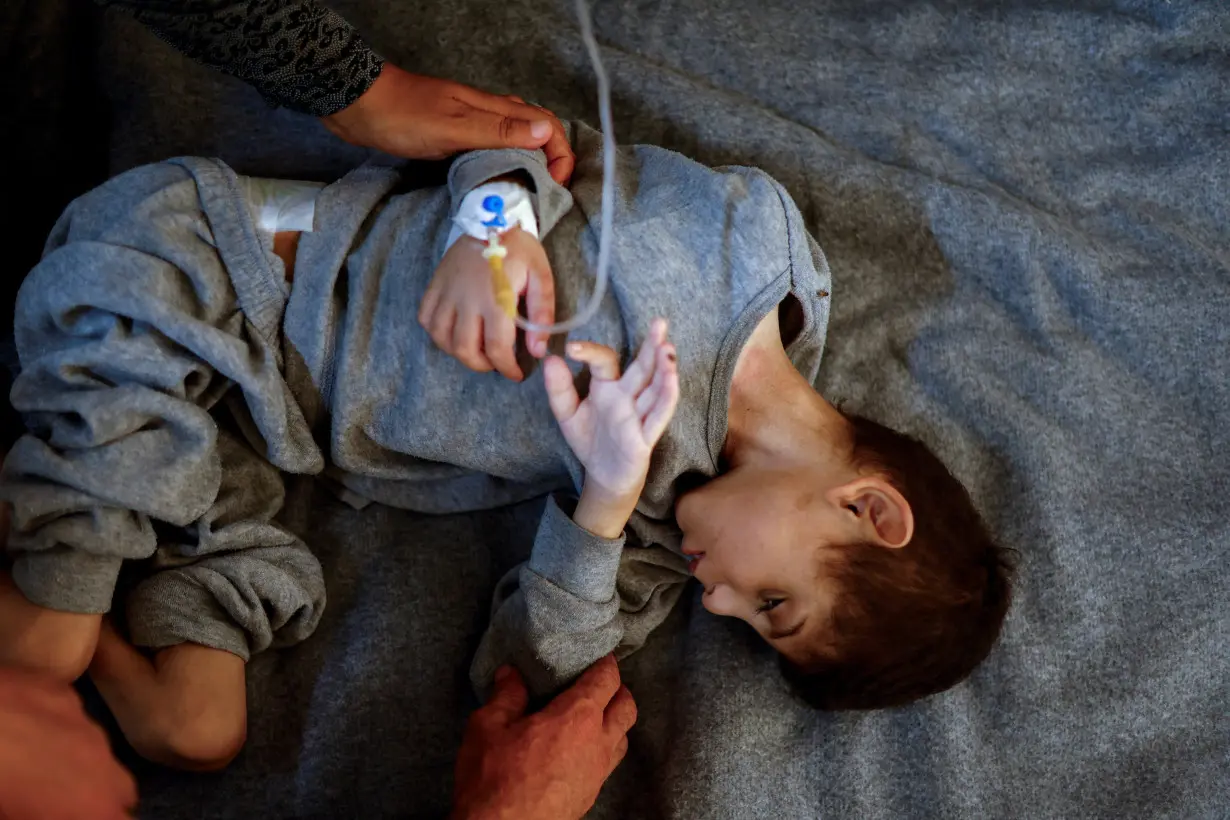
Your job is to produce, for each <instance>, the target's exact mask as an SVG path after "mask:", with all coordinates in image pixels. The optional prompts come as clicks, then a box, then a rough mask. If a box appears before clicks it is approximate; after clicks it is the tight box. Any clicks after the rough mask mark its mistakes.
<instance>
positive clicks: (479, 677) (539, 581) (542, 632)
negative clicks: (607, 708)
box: [470, 496, 624, 697]
mask: <svg viewBox="0 0 1230 820" xmlns="http://www.w3.org/2000/svg"><path fill="white" fill-rule="evenodd" d="M623 546H624V539H623V538H622V537H621V538H618V539H614V540H612V539H606V538H599V537H598V536H596V535H594V534H593V533H591V532H589V531H587V530H585V529H583V528H581V527H579V526H577V524H576V523H575V522H574V521H573V520H572V519H571V518H570V517H569V516H568V514H567V513H565V512H564V510H563V509H562V508H561V507H560V504H559V502H558V501H557V500H556V499H555V497H554V496H552V497H550V498H548V500H547V505H546V509H545V510H544V511H543V515H542V520H541V522H540V523H539V525H538V534H537V536H536V538H535V540H534V546H533V551H532V552H531V554H530V560H529V562H528V563H526V564H523V565H522V566H521V567H519V568H518V569H515V570H513V571H512V572H511V573H509V575H508V576H506V577H505V578H504V580H503V581H501V582H500V585H499V587H498V588H497V590H496V596H495V604H494V612H493V613H492V619H491V625H490V627H489V628H488V629H487V633H486V634H485V635H484V636H483V640H482V643H481V644H480V646H479V649H478V654H477V656H476V657H475V660H474V663H473V665H472V667H471V670H470V678H471V682H472V683H473V685H474V688H475V691H477V692H478V693H479V694H480V696H483V697H486V695H487V693H488V692H489V691H490V688H491V682H492V680H493V678H494V676H495V670H496V668H497V667H499V666H501V665H503V664H506V663H511V664H512V665H514V666H516V667H517V669H518V670H519V671H520V672H521V674H522V676H523V677H524V678H525V682H526V685H527V686H528V687H529V689H530V691H531V692H532V693H533V694H535V695H546V694H550V693H552V692H554V691H555V690H556V689H558V688H559V687H560V686H562V685H563V684H565V683H567V682H569V681H571V680H572V679H573V678H575V677H576V676H577V675H579V674H581V672H583V671H585V670H586V669H587V668H588V667H589V666H590V665H591V664H592V663H593V662H594V661H596V660H598V659H599V658H601V657H603V656H604V655H608V654H610V653H611V652H612V651H614V649H615V647H616V646H618V645H619V642H620V639H621V637H622V636H623V626H622V624H621V622H620V618H619V596H618V595H617V594H616V588H615V586H616V584H615V582H616V576H617V574H618V572H619V559H620V553H621V552H622V551H623Z"/></svg>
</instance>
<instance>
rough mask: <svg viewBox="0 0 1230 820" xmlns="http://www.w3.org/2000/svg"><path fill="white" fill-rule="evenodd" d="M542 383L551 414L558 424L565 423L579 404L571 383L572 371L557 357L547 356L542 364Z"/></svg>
mask: <svg viewBox="0 0 1230 820" xmlns="http://www.w3.org/2000/svg"><path fill="white" fill-rule="evenodd" d="M542 381H543V384H544V385H546V388H547V402H548V403H549V404H550V405H551V413H552V415H554V416H555V420H556V421H558V422H559V423H560V424H563V423H565V422H567V421H568V420H569V419H571V418H572V417H573V416H574V415H576V412H577V406H578V405H579V404H580V403H581V398H580V396H578V395H577V387H576V385H575V384H573V383H572V371H570V370H569V369H568V365H567V364H566V363H565V362H564V360H563V359H561V358H560V357H559V356H548V357H547V358H546V359H545V360H544V361H543V363H542Z"/></svg>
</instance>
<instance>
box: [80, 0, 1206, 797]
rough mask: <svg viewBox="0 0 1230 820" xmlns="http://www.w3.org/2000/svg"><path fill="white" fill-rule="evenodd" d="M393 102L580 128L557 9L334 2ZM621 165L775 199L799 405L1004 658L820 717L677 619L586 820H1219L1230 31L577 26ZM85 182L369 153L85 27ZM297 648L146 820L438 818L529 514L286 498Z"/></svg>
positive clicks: (782, 5)
mask: <svg viewBox="0 0 1230 820" xmlns="http://www.w3.org/2000/svg"><path fill="white" fill-rule="evenodd" d="M338 7H339V10H341V11H342V12H343V13H344V14H346V15H347V16H348V17H349V18H350V19H352V20H353V21H354V22H355V23H356V24H357V25H358V26H359V27H360V28H361V29H362V30H363V31H364V32H365V33H366V34H367V36H368V37H369V39H370V41H371V42H372V43H373V44H374V45H375V46H376V47H377V48H379V49H381V50H382V51H383V52H384V53H386V54H387V55H388V56H390V57H391V58H393V59H395V60H397V61H398V62H400V63H401V64H402V65H404V66H405V67H407V68H410V69H412V70H419V71H424V72H430V73H434V74H438V75H443V76H449V77H453V78H456V79H459V80H462V81H466V82H470V83H473V84H476V85H480V86H484V87H488V88H492V89H494V90H501V91H507V92H515V93H518V94H520V95H522V96H524V97H527V98H531V99H534V100H536V101H537V102H540V103H541V104H543V105H547V106H550V107H552V108H554V109H555V110H557V111H559V112H560V113H561V114H563V115H566V116H570V117H580V118H584V119H588V120H589V121H591V122H595V121H596V113H595V112H596V109H595V107H594V102H593V92H592V80H591V75H590V72H589V68H588V66H587V63H586V61H585V59H584V55H583V52H582V47H581V44H580V42H579V40H578V38H577V30H576V26H575V24H574V21H573V17H572V14H571V3H570V2H566V1H564V2H561V1H560V0H548V2H539V3H528V2H524V1H523V0H505V2H500V3H495V2H482V1H481V0H468V1H467V2H454V3H435V2H426V1H425V0H418V1H417V2H409V1H408V0H398V2H392V0H351V2H347V3H339V4H338ZM595 18H596V19H595V24H596V28H597V31H598V33H599V37H600V39H601V40H602V42H603V44H604V50H603V53H604V57H605V59H606V61H607V66H608V69H609V70H610V72H611V75H612V78H613V82H614V89H615V98H616V106H615V122H616V125H617V129H616V130H617V132H618V137H619V138H620V139H622V140H624V141H636V142H648V143H657V144H660V145H664V146H667V147H669V148H673V149H677V150H680V151H682V152H684V153H686V154H688V155H690V156H692V157H694V158H696V159H699V160H700V161H702V162H705V163H708V164H721V163H738V164H745V165H756V166H759V167H761V168H764V169H765V170H767V171H768V172H769V173H770V174H772V175H773V176H774V177H776V178H777V179H778V180H780V181H781V182H782V183H783V184H784V185H785V186H786V187H787V188H788V189H789V190H790V192H791V194H792V195H793V196H794V198H795V199H796V201H797V202H798V203H799V206H800V208H801V209H802V210H803V213H804V215H805V216H806V218H807V220H808V222H809V225H810V227H811V229H812V230H813V232H814V233H815V235H816V236H817V237H818V239H819V240H820V243H821V244H822V245H823V247H824V249H825V252H826V253H827V254H828V258H829V261H830V263H831V265H832V270H833V277H834V296H835V299H834V314H833V321H832V325H831V328H830V333H829V339H830V343H829V348H828V350H827V352H826V356H825V360H824V363H823V365H822V370H821V377H820V383H819V386H820V388H821V389H822V390H823V392H824V394H825V395H826V396H828V397H830V398H832V399H836V400H840V401H842V402H844V404H845V406H846V407H847V408H848V409H851V410H855V411H857V412H859V413H863V414H866V415H870V416H872V417H873V418H876V419H879V420H881V421H883V422H886V423H889V424H891V425H893V426H896V427H899V428H903V429H905V430H908V431H910V432H912V433H914V434H916V435H918V436H920V437H921V438H923V439H924V440H926V441H927V442H928V443H930V444H931V445H932V446H933V447H934V448H935V449H936V450H937V451H938V452H939V453H940V454H941V455H942V456H943V457H944V458H945V459H946V460H947V461H948V463H949V464H951V465H952V466H953V467H954V471H955V472H956V473H957V474H958V475H959V476H960V477H961V478H962V479H963V480H964V481H965V482H966V483H967V484H968V485H969V487H970V488H971V491H972V494H973V496H974V498H975V500H976V501H977V502H978V503H979V504H980V506H981V507H982V508H983V509H984V510H985V511H986V514H987V517H988V518H989V520H990V522H991V525H992V528H993V530H994V531H995V533H996V534H997V535H998V537H1000V538H1001V539H1002V540H1003V541H1004V543H1006V544H1008V545H1010V546H1012V547H1013V548H1015V549H1016V550H1017V552H1018V556H1019V565H1020V578H1019V582H1018V585H1017V598H1016V603H1015V605H1014V607H1013V610H1012V612H1011V615H1010V617H1009V619H1008V623H1007V626H1006V629H1005V633H1004V636H1003V640H1002V643H1001V644H1000V646H999V647H998V648H997V649H996V651H995V652H994V654H993V655H992V657H991V658H990V660H989V661H988V662H987V663H986V665H985V666H983V667H982V668H981V669H980V670H979V671H978V672H977V673H976V674H975V675H974V677H973V678H972V679H971V680H970V681H969V682H968V683H966V684H964V685H962V686H960V687H958V688H957V689H955V690H953V691H951V692H949V693H946V694H944V695H942V696H939V697H935V698H932V699H931V700H929V701H926V702H924V703H922V704H919V705H917V706H913V707H910V708H907V709H902V710H899V711H892V712H882V713H874V714H814V713H811V712H810V711H808V710H807V709H806V708H805V707H803V706H800V705H798V704H796V703H794V702H793V701H792V700H791V698H790V697H789V695H788V693H787V691H786V689H785V687H784V686H783V684H782V683H781V682H780V681H779V679H778V677H777V675H776V673H775V671H774V661H773V659H772V658H771V657H770V656H769V654H768V652H767V650H766V649H764V648H763V647H761V646H759V645H758V642H757V641H756V640H755V639H754V638H753V637H751V636H750V635H749V633H748V632H747V630H745V629H743V628H741V626H740V624H738V623H736V622H725V621H723V620H718V619H715V618H712V617H709V616H708V615H707V614H706V613H704V612H703V611H702V610H701V608H700V607H699V605H698V604H697V602H696V601H695V600H694V596H690V595H689V596H685V599H684V601H683V603H682V604H681V605H680V607H679V608H678V609H677V610H676V611H675V613H674V615H673V616H672V618H671V619H670V620H669V621H668V622H667V624H666V626H665V627H663V628H662V629H661V630H660V631H659V632H658V633H656V634H655V635H654V637H653V639H652V640H651V641H650V643H649V645H648V646H647V647H646V648H645V649H644V650H643V651H642V652H640V653H639V654H637V655H636V656H634V657H633V658H631V659H629V660H628V661H627V662H626V664H625V665H624V670H625V675H626V678H627V680H628V682H629V684H630V685H631V687H632V690H633V692H634V693H635V695H636V697H637V699H638V702H639V703H640V706H641V720H640V723H639V724H638V726H637V727H636V729H635V730H634V731H633V741H632V751H631V753H630V755H629V757H628V759H627V761H626V762H625V763H624V764H623V766H622V767H621V769H620V770H619V771H618V772H617V773H616V775H615V776H614V777H613V779H612V780H611V781H610V782H609V784H608V786H607V787H606V789H605V790H604V792H603V795H602V797H601V800H600V802H599V804H598V806H597V808H596V809H595V811H594V813H593V814H594V816H595V817H599V818H608V817H609V818H615V817H628V818H654V817H671V818H745V817H747V818H752V817H782V818H805V817H859V818H897V817H969V818H984V817H1030V818H1039V817H1106V818H1124V817H1140V818H1156V817H1174V818H1205V817H1207V818H1214V817H1225V816H1227V814H1230V797H1228V795H1230V763H1228V758H1230V718H1228V716H1227V709H1228V707H1227V704H1230V683H1228V682H1230V583H1228V581H1227V578H1228V577H1230V576H1228V574H1227V567H1226V556H1227V548H1228V546H1230V523H1228V521H1230V515H1227V513H1230V502H1228V501H1227V497H1228V496H1227V494H1228V492H1230V458H1228V457H1227V445H1228V444H1230V355H1228V354H1230V332H1228V330H1227V327H1228V326H1230V322H1228V321H1227V317H1230V51H1228V49H1230V4H1227V3H1225V2H1224V0H1205V2H1197V1H1196V0H1080V1H1079V2H1078V1H1077V0H1072V1H1071V2H1068V1H1065V2H1053V1H1052V0H1032V2H1027V1H1026V0H1015V2H992V0H949V1H945V0H931V1H930V2H924V1H923V0H919V1H918V2H877V3H868V2H864V1H863V0H815V2H811V3H806V4H802V3H798V2H793V1H792V0H762V2H758V3H744V2H740V1H739V0H671V2H657V0H654V1H653V2H648V1H642V2H635V3H616V2H599V3H598V5H597V9H596V15H595ZM99 48H100V52H99V60H100V65H101V74H100V78H101V82H102V83H103V86H104V88H105V90H106V93H107V95H108V96H109V98H110V102H111V111H112V114H113V117H114V119H113V128H112V133H111V138H110V146H111V149H110V158H111V166H112V171H119V170H122V169H125V168H128V167H131V166H133V165H136V164H138V163H142V162H146V161H151V160H156V159H162V158H165V157H167V156H171V155H176V154H205V155H211V154H212V155H217V156H220V157H222V158H223V159H225V160H226V161H227V162H229V163H231V164H232V165H234V166H235V168H236V169H237V170H238V171H240V172H241V173H254V174H262V175H268V176H274V175H283V176H299V177H307V178H317V179H328V178H331V177H332V176H333V175H335V174H337V173H340V172H341V171H344V170H346V169H347V168H349V167H352V166H353V165H355V164H357V163H358V162H360V161H361V160H362V159H363V158H364V157H365V152H363V151H359V150H357V149H350V148H347V147H345V146H341V145H339V144H338V143H336V142H334V141H332V140H331V138H329V137H328V136H327V135H326V134H325V133H324V131H323V130H322V129H320V128H319V126H317V125H316V124H315V123H314V122H312V121H311V120H309V119H307V118H304V117H301V116H298V115H294V114H291V113H288V112H284V111H271V110H269V109H268V108H267V107H266V106H265V104H264V103H263V102H262V101H261V100H260V98H259V97H258V96H257V95H256V93H255V92H253V91H250V90H248V89H246V88H245V87H244V86H242V85H240V84H238V83H236V82H233V81H229V80H227V79H225V78H222V77H220V76H218V75H215V74H212V73H210V72H209V71H207V70H205V69H201V68H199V67H197V66H194V65H191V64H189V63H188V62H187V61H186V60H184V59H182V58H180V57H178V56H177V55H175V54H173V53H172V52H170V51H169V50H168V49H167V48H166V47H164V46H162V45H161V44H160V43H158V42H157V41H155V40H154V39H153V38H152V37H150V36H148V35H147V34H145V33H144V32H143V31H142V30H141V29H140V28H139V27H138V26H136V25H134V24H132V23H130V22H129V21H127V20H124V19H122V18H119V17H108V18H107V20H106V25H105V27H104V28H103V29H102V30H101V38H100V44H99ZM299 502H300V503H302V507H301V522H302V523H301V526H304V527H310V528H311V529H312V531H313V536H312V543H313V546H314V547H315V548H316V549H317V550H318V551H319V553H320V556H321V559H322V561H323V563H324V565H325V570H326V577H327V579H328V585H329V596H330V599H329V607H328V611H327V613H326V615H325V618H324V621H323V622H322V624H321V627H320V629H319V631H318V633H317V634H316V636H315V637H314V638H313V639H311V640H310V641H308V642H307V643H305V644H304V645H302V646H300V647H298V648H296V649H294V650H291V651H287V652H282V653H274V654H266V655H263V656H261V657H258V658H257V659H255V660H254V661H253V663H252V665H251V695H250V696H251V711H252V722H251V732H250V738H249V742H248V746H247V750H246V751H245V752H244V754H243V755H242V756H241V757H240V758H239V760H238V761H237V762H236V763H235V764H234V765H233V766H232V767H231V768H230V770H229V771H227V772H226V773H225V774H222V775H219V776H216V777H208V778H206V777H193V776H183V775H175V774H170V773H167V772H164V771H161V770H153V769H150V768H145V767H139V771H140V773H141V775H142V786H143V789H144V804H143V805H144V809H143V814H144V815H145V816H148V817H168V818H181V817H182V818H198V817H237V818H242V817H258V816H261V817H291V816H294V817H343V816H344V817H379V816H416V817H418V816H421V817H437V816H441V815H443V814H444V812H445V811H446V807H447V805H448V802H449V792H450V788H451V777H450V774H451V766H452V758H453V755H454V753H455V751H456V748H457V744H458V742H459V738H460V732H461V728H462V726H463V723H464V720H465V717H466V714H467V712H468V710H469V709H470V708H471V707H472V705H473V703H472V701H471V696H470V695H469V688H468V686H467V685H466V682H465V670H466V667H467V663H468V661H469V657H470V654H471V653H472V651H473V650H474V648H475V644H476V641H477V639H478V637H479V635H480V634H481V630H482V627H483V623H484V619H485V618H486V617H487V606H488V600H489V595H490V593H491V590H492V587H493V585H494V583H495V581H496V579H497V578H499V576H500V574H501V572H502V571H503V570H504V569H505V568H506V567H508V566H510V565H511V564H513V563H515V562H516V561H517V560H519V559H521V558H523V557H524V555H525V554H526V552H527V551H528V548H529V545H530V539H531V537H532V535H533V531H534V527H533V524H534V521H535V519H536V515H537V508H536V507H535V505H533V504H529V505H526V506H523V507H520V508H515V509H509V510H500V511H495V512H491V513H488V514H484V515H473V516H466V517H457V518H430V519H429V518H424V517H419V516H415V515H410V514H407V513H403V512H398V511H395V510H389V509H384V508H373V509H368V510H366V511H364V512H361V513H360V512H354V511H352V510H349V509H346V508H344V507H342V506H341V505H340V504H338V503H336V502H334V501H332V500H330V499H329V497H328V496H327V495H317V497H315V498H310V497H308V496H307V495H304V496H302V497H301V498H300V499H299Z"/></svg>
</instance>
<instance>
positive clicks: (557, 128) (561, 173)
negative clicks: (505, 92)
mask: <svg viewBox="0 0 1230 820" xmlns="http://www.w3.org/2000/svg"><path fill="white" fill-rule="evenodd" d="M470 103H471V105H476V106H478V107H480V108H487V109H490V110H493V111H496V112H498V113H500V114H503V115H504V116H506V117H513V118H517V119H523V120H533V119H535V118H541V117H546V118H549V120H550V122H551V134H550V136H549V137H548V138H547V139H546V140H545V142H544V141H540V142H539V143H537V144H535V145H534V146H532V147H534V148H541V149H542V151H543V153H544V154H546V155H547V171H548V172H549V173H550V174H551V178H552V179H554V180H555V181H556V182H558V183H559V184H560V185H567V184H568V180H569V179H570V178H571V177H572V172H573V170H574V169H575V168H576V164H577V157H576V154H575V153H574V152H573V150H572V145H570V144H569V142H568V135H567V133H566V132H565V131H564V124H563V123H562V122H560V120H559V117H557V116H555V114H553V113H552V112H551V111H549V110H548V109H546V108H542V107H540V106H536V105H530V104H529V103H527V102H525V101H524V100H522V99H521V98H520V97H516V96H512V95H509V96H507V97H502V98H496V99H495V100H489V101H486V100H485V101H482V102H480V101H478V100H471V101H470Z"/></svg>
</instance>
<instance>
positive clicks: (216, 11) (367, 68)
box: [97, 0, 384, 117]
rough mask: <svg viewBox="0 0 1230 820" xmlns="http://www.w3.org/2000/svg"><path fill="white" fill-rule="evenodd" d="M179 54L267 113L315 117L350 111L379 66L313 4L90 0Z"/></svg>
mask: <svg viewBox="0 0 1230 820" xmlns="http://www.w3.org/2000/svg"><path fill="white" fill-rule="evenodd" d="M97 2H98V3H100V4H101V5H104V6H114V7H116V8H118V9H121V10H123V11H124V12H126V13H128V14H130V15H132V16H133V17H135V18H136V19H137V20H139V21H140V22H141V23H142V24H144V25H145V26H147V27H149V28H150V29H151V30H152V31H153V32H154V33H155V34H157V35H158V36H159V37H161V38H162V39H163V40H165V41H166V42H168V43H169V44H170V45H171V46H173V47H174V48H175V49H177V50H178V51H181V52H183V53H184V54H186V55H188V56H189V57H191V58H192V59H194V60H197V61H198V62H201V63H204V64H205V65H208V66H210V67H212V68H216V69H219V70H221V71H225V72H226V73H227V74H231V75H234V76H235V77H238V78H239V79H241V80H244V81H245V82H248V83H250V84H251V85H253V86H254V87H255V88H256V89H257V90H258V91H260V93H261V94H262V95H263V96H264V97H265V99H266V100H268V101H269V102H270V103H271V104H273V105H280V106H285V107H287V108H292V109H294V110H296V111H303V112H305V113H308V114H312V115H314V116H317V117H323V116H326V115H328V114H332V113H334V112H335V111H338V110H340V109H342V108H345V107H346V106H348V105H350V104H351V103H352V102H354V101H355V100H356V99H358V97H359V95H361V94H362V93H363V92H364V91H366V90H367V89H368V87H370V86H371V84H372V83H373V82H374V81H375V79H376V77H377V76H378V75H379V74H380V69H381V67H382V66H383V64H384V60H383V58H381V57H380V56H378V55H377V54H376V53H375V52H373V51H372V50H371V49H370V48H368V47H367V45H366V44H365V43H364V42H363V40H362V38H360V37H359V34H358V32H356V31H355V30H354V28H353V27H351V25H350V24H349V23H347V22H346V21H345V20H343V19H342V18H341V17H340V16H339V15H337V14H336V13H334V12H332V11H330V10H329V9H326V8H325V7H323V6H321V5H318V4H317V3H315V2H313V1H312V0H97Z"/></svg>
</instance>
